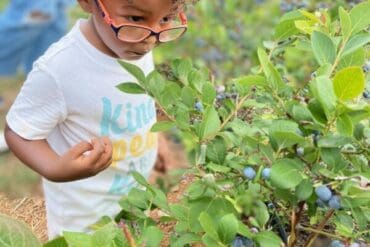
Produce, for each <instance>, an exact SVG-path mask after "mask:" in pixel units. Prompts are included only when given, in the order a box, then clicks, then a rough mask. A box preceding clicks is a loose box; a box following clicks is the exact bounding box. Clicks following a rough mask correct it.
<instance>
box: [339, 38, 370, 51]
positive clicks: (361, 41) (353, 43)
mask: <svg viewBox="0 0 370 247" xmlns="http://www.w3.org/2000/svg"><path fill="white" fill-rule="evenodd" d="M369 42H370V34H369V33H364V34H358V35H355V36H353V37H352V38H351V39H350V40H349V41H348V43H347V44H346V46H345V47H344V49H343V52H342V54H341V57H344V56H347V55H349V54H351V53H352V52H354V51H356V50H358V49H359V48H361V47H364V46H366V44H368V43H369Z"/></svg>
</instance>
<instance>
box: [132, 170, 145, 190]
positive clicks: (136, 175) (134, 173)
mask: <svg viewBox="0 0 370 247" xmlns="http://www.w3.org/2000/svg"><path fill="white" fill-rule="evenodd" d="M130 174H131V175H132V176H133V177H134V179H135V180H136V182H138V183H139V184H141V185H142V186H144V187H146V188H148V187H150V184H149V183H148V182H147V181H146V179H145V178H144V177H143V175H141V174H140V173H139V172H137V171H131V173H130Z"/></svg>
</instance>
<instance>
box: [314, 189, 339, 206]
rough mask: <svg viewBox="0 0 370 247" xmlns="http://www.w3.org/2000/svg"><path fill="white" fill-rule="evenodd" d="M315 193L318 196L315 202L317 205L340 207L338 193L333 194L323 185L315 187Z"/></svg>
mask: <svg viewBox="0 0 370 247" xmlns="http://www.w3.org/2000/svg"><path fill="white" fill-rule="evenodd" d="M315 194H316V195H317V197H318V199H317V200H316V204H317V206H319V207H325V206H329V208H333V209H340V208H341V207H342V206H341V202H340V197H339V196H338V195H333V193H332V192H331V190H330V189H329V188H328V187H327V186H325V185H321V186H319V187H317V188H316V189H315Z"/></svg>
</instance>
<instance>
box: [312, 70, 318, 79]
mask: <svg viewBox="0 0 370 247" xmlns="http://www.w3.org/2000/svg"><path fill="white" fill-rule="evenodd" d="M316 77H317V72H316V71H315V72H312V73H311V80H313V79H315V78H316Z"/></svg>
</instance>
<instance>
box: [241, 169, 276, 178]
mask: <svg viewBox="0 0 370 247" xmlns="http://www.w3.org/2000/svg"><path fill="white" fill-rule="evenodd" d="M270 173H271V168H268V167H266V168H263V170H262V178H263V179H266V180H267V179H269V178H270ZM243 174H244V176H245V177H246V178H247V179H249V180H252V179H253V178H254V177H255V176H256V171H255V170H254V169H253V168H252V167H250V166H247V167H245V168H244V169H243Z"/></svg>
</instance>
